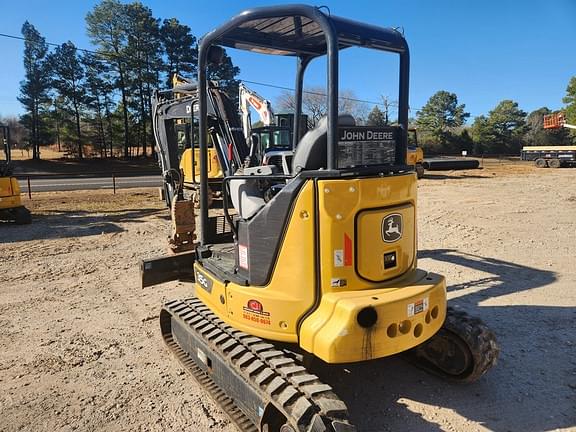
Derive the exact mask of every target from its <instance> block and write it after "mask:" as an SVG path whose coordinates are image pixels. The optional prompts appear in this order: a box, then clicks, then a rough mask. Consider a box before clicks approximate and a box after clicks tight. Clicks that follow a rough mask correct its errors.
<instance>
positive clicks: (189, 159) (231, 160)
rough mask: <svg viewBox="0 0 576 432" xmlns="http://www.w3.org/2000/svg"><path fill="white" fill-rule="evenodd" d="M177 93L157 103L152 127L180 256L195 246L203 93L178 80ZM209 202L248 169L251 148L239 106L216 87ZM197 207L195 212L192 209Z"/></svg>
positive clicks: (158, 96) (164, 94)
mask: <svg viewBox="0 0 576 432" xmlns="http://www.w3.org/2000/svg"><path fill="white" fill-rule="evenodd" d="M173 84H174V85H173V88H172V89H170V90H165V91H157V92H156V93H155V94H154V96H153V98H152V113H153V114H152V125H153V132H154V138H155V141H156V149H157V153H158V156H159V157H158V160H159V164H160V168H161V170H162V176H163V181H164V186H163V194H162V196H163V198H164V200H165V201H166V204H167V205H168V207H170V209H171V221H172V233H171V236H170V240H169V243H170V247H171V249H172V250H173V251H175V252H181V251H184V250H189V249H192V248H193V247H194V240H195V234H194V231H195V220H194V217H193V214H194V211H193V207H194V206H197V205H198V199H199V187H198V186H199V180H200V174H199V171H200V170H199V148H198V135H197V133H196V134H194V131H197V121H198V118H197V115H195V112H197V110H198V88H197V85H196V84H195V83H193V82H190V81H188V80H186V79H185V78H182V77H179V76H175V77H174V78H173ZM208 103H209V109H208V149H207V155H208V159H207V161H208V164H209V166H208V180H207V181H208V183H209V186H208V191H209V192H208V194H209V196H208V200H209V203H211V201H212V199H213V195H214V194H215V193H219V192H220V191H221V188H222V179H223V177H224V175H225V173H233V172H235V171H236V170H237V169H238V168H240V167H241V166H243V165H244V163H245V160H246V159H247V158H248V157H249V154H250V149H249V148H248V146H247V145H246V142H245V141H244V137H243V135H242V133H241V132H240V131H241V127H240V123H239V119H238V114H237V111H236V107H235V106H234V103H233V102H232V100H231V99H230V98H228V96H227V95H226V93H225V92H224V91H223V90H222V89H221V88H220V87H219V86H218V85H217V83H214V82H211V83H210V85H209V96H208ZM191 208H192V209H191Z"/></svg>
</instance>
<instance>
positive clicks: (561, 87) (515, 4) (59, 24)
mask: <svg viewBox="0 0 576 432" xmlns="http://www.w3.org/2000/svg"><path fill="white" fill-rule="evenodd" d="M2 3H4V4H3V5H2V8H1V10H2V19H1V20H0V33H5V34H11V35H20V29H21V26H22V23H23V22H24V21H25V20H28V21H30V22H31V23H32V24H33V25H34V26H35V27H36V28H37V29H38V30H39V31H40V33H41V34H42V35H43V36H44V37H45V38H46V40H47V41H49V42H54V43H62V42H65V41H67V40H71V41H73V42H74V43H75V44H76V45H77V46H78V47H80V48H88V49H90V48H93V47H91V45H90V42H89V40H88V38H87V36H86V32H85V23H84V17H85V15H86V13H87V12H88V11H90V10H91V9H92V8H93V6H94V5H95V4H97V3H98V2H96V1H92V0H83V1H71V0H69V1H64V0H60V1H59V0H53V1H51V2H46V1H45V0H22V1H19V2H8V1H7V0H4V1H3V2H2ZM143 3H144V4H146V5H147V6H149V7H150V8H151V9H152V11H153V13H154V15H155V16H156V17H159V18H162V19H163V18H170V17H174V16H175V17H177V18H178V19H179V20H180V21H181V22H182V23H184V24H187V25H188V26H190V27H191V28H192V32H193V33H194V35H196V36H201V35H203V34H204V33H206V32H207V31H209V30H211V29H212V28H214V27H216V26H218V25H219V24H221V23H223V22H225V21H226V20H227V19H228V18H230V17H232V16H233V15H235V14H237V13H239V12H241V11H242V10H244V9H246V8H249V7H255V6H263V5H270V4H278V3H281V2H278V1H276V2H269V1H246V0H237V1H218V0H213V1H210V2H208V1H203V0H193V1H189V2H179V6H178V7H174V6H173V5H174V4H175V2H166V1H160V0H145V1H143ZM319 4H322V5H327V6H328V7H329V8H330V11H331V13H332V14H334V15H340V16H345V17H348V18H350V19H354V20H358V21H364V22H367V23H371V24H376V25H381V26H386V27H398V26H399V27H402V28H403V29H404V33H405V36H406V39H407V40H408V43H409V45H410V49H411V57H412V63H411V81H410V83H411V88H410V104H411V107H412V110H413V112H412V113H411V115H414V114H415V111H416V110H417V109H418V108H419V107H421V106H423V105H424V104H425V103H426V101H427V100H428V98H429V97H430V96H431V95H432V94H434V93H435V92H436V91H438V90H447V91H450V92H454V93H456V94H457V95H458V98H459V101H460V102H461V103H464V104H466V109H467V111H469V112H470V113H471V114H472V117H474V116H477V115H480V114H486V113H487V112H488V111H489V110H491V109H492V108H494V107H495V106H496V104H497V103H498V102H499V101H501V100H503V99H512V100H515V101H517V102H518V103H519V105H520V107H521V108H522V109H524V110H525V111H528V112H529V111H532V110H534V109H537V108H539V107H542V106H548V107H549V108H552V109H558V108H560V107H561V106H562V97H563V96H564V95H565V90H566V86H567V84H568V81H569V79H570V77H572V76H575V75H576V55H575V54H574V49H575V46H576V1H574V0H555V1H549V2H546V1H541V0H540V1H536V0H524V1H522V0H516V1H512V0H509V1H505V0H499V1H494V0H482V1H465V0H458V1H457V0H435V1H429V0H428V1H426V0H410V1H399V0H395V1H389V0H381V1H367V0H355V1H349V0H348V1H330V0H322V1H321V2H320V3H319ZM0 52H1V53H2V61H1V62H0V65H1V66H0V115H1V116H5V115H10V114H20V113H22V108H21V106H20V104H19V103H18V101H17V100H16V97H17V95H18V92H19V82H20V80H22V79H23V67H22V52H23V42H22V41H17V40H13V39H7V38H3V37H0ZM230 54H231V55H232V58H233V60H234V61H235V63H236V64H237V65H238V66H239V67H240V68H241V70H242V72H241V75H240V78H241V79H247V80H251V81H256V82H262V83H270V84H274V85H280V86H287V87H293V81H294V79H293V71H294V68H293V61H292V59H278V58H277V57H270V56H263V55H255V54H248V53H242V52H236V51H232V52H231V53H230ZM316 63H317V64H313V65H312V66H311V68H310V71H309V73H308V74H307V81H306V83H307V84H309V85H321V84H322V83H323V82H324V81H323V80H324V76H323V75H324V64H323V61H322V60H317V61H316ZM340 78H341V88H346V89H351V90H353V91H354V92H355V94H356V96H357V97H358V98H361V99H365V100H370V101H378V100H379V99H380V95H387V96H389V97H391V98H392V99H395V96H396V92H397V91H396V89H395V87H396V86H397V60H396V56H393V55H390V56H387V55H382V54H377V53H375V52H370V51H368V50H356V51H353V52H348V53H344V54H342V60H341V77H340ZM253 88H254V89H255V90H257V91H258V92H259V93H260V94H262V95H263V96H264V97H267V98H268V99H270V100H271V101H272V102H274V101H275V98H276V96H277V95H278V90H274V89H271V88H268V87H263V86H257V85H253Z"/></svg>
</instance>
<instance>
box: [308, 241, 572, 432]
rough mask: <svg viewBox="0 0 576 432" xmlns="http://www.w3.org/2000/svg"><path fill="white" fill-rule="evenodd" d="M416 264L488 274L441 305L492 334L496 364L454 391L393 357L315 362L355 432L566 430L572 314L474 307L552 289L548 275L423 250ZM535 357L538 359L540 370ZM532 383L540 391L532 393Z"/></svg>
mask: <svg viewBox="0 0 576 432" xmlns="http://www.w3.org/2000/svg"><path fill="white" fill-rule="evenodd" d="M419 256H420V257H427V258H432V259H436V260H442V261H447V262H450V263H452V264H457V265H460V266H466V267H469V268H472V269H477V270H482V271H483V272H484V273H489V276H486V277H482V278H480V279H478V280H476V281H470V282H468V283H465V284H458V285H452V286H449V287H448V291H449V292H462V291H461V290H465V289H466V288H475V289H476V290H470V291H473V292H472V293H471V294H464V295H463V296H461V297H458V298H457V299H455V300H454V301H450V302H449V304H450V305H454V304H455V305H457V306H459V307H462V308H463V309H465V310H466V311H468V312H470V313H471V314H472V315H476V316H480V317H481V318H482V319H483V320H484V321H485V322H486V323H487V324H488V325H489V327H490V328H491V329H492V330H493V331H494V332H495V333H496V336H497V338H498V341H499V344H500V347H501V355H500V359H499V363H498V364H497V365H496V367H495V368H494V369H493V370H491V371H489V372H488V373H487V375H486V376H484V377H482V378H481V379H480V380H479V381H478V382H476V383H474V384H454V383H449V382H447V381H444V380H442V379H440V378H436V377H435V376H432V375H429V374H428V373H426V372H424V371H421V370H419V369H417V368H416V367H414V366H412V365H411V364H409V363H407V362H406V361H404V360H403V358H402V356H400V355H399V356H394V357H390V358H384V359H380V360H375V361H369V362H365V363H356V364H350V365H327V364H324V363H322V362H318V364H317V365H316V366H315V368H314V369H315V370H314V372H315V373H317V374H318V375H319V376H320V377H321V378H322V379H323V380H325V381H326V382H329V383H330V384H331V385H332V386H333V387H334V390H335V391H336V393H337V394H338V395H339V396H340V397H341V398H342V400H343V401H344V402H345V403H346V404H347V406H348V408H349V411H350V416H351V421H352V422H353V423H354V424H355V425H357V427H358V430H359V431H374V432H376V431H399V430H410V431H417V432H418V431H422V432H424V431H439V430H446V427H448V428H449V429H450V430H454V427H456V430H467V429H468V428H470V429H472V428H473V427H472V426H473V425H468V426H465V424H466V423H467V422H468V421H474V422H478V423H480V424H482V425H483V426H484V427H485V428H487V429H489V430H493V431H502V432H504V431H512V430H524V431H543V430H554V429H559V428H569V427H574V426H575V425H576V414H575V415H573V416H569V415H566V412H568V413H569V412H571V409H570V404H572V406H574V403H575V401H574V399H576V396H575V395H574V390H573V388H574V387H576V385H575V384H576V382H575V379H574V374H573V370H574V367H576V362H572V366H571V365H570V362H569V361H568V359H567V358H566V346H567V345H566V344H568V345H569V344H570V343H571V342H570V338H571V336H570V335H571V332H572V330H573V323H574V322H575V321H576V311H574V310H573V308H568V307H547V306H525V305H516V306H515V305H511V306H480V305H479V303H480V302H482V301H484V300H486V299H487V298H489V297H498V296H502V295H507V294H511V293H515V292H522V291H526V290H530V289H534V288H540V287H543V286H545V285H548V284H550V283H552V282H554V281H556V279H557V277H556V274H555V273H554V272H550V271H545V270H539V269H536V268H531V267H527V266H522V265H519V264H515V263H512V262H506V261H502V260H497V259H493V258H486V257H480V256H478V255H470V254H465V253H461V252H459V251H456V250H424V251H421V252H420V253H419ZM512 323H513V324H512ZM551 323H554V324H553V325H552V324H551ZM570 323H572V324H570ZM546 324H547V326H546ZM550 329H552V330H550ZM550 331H552V334H551V333H550ZM551 341H555V342H558V343H551ZM570 346H572V345H570ZM572 347H573V346H572ZM574 348H575V347H573V348H572V349H573V350H574V351H575V352H574V354H575V355H576V349H574ZM542 350H544V351H545V352H546V355H545V359H546V361H545V362H543V357H542ZM571 358H574V356H571ZM536 381H539V382H540V384H541V385H540V388H538V387H535V386H533V383H535V382H536ZM542 383H545V385H544V384H542ZM572 386H574V387H572ZM544 387H545V389H544ZM570 395H572V396H570ZM411 402H412V405H411ZM414 402H417V404H416V403H414ZM420 410H421V411H425V413H424V412H419V411H420ZM451 411H453V412H456V413H458V414H459V415H460V416H462V417H464V419H461V418H459V419H458V422H459V423H460V424H461V426H460V427H462V428H463V429H459V426H455V425H454V424H452V425H450V424H449V423H448V424H447V423H446V420H445V419H443V416H444V413H447V412H451ZM436 418H437V419H438V422H435V419H436Z"/></svg>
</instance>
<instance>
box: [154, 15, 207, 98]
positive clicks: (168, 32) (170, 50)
mask: <svg viewBox="0 0 576 432" xmlns="http://www.w3.org/2000/svg"><path fill="white" fill-rule="evenodd" d="M160 38H161V41H162V45H163V47H164V51H165V53H166V64H165V71H166V73H167V75H168V77H167V85H168V87H171V86H172V82H171V80H172V76H173V75H174V74H178V75H183V76H196V74H197V67H196V64H197V63H198V48H197V46H196V38H195V37H194V36H193V35H192V33H191V31H190V27H188V26H187V25H183V24H180V22H179V21H178V20H177V19H176V18H170V19H165V20H164V22H163V23H162V28H161V29H160Z"/></svg>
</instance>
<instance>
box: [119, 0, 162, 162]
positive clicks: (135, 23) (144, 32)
mask: <svg viewBox="0 0 576 432" xmlns="http://www.w3.org/2000/svg"><path fill="white" fill-rule="evenodd" d="M127 18H128V27H127V33H128V46H127V48H126V53H125V54H126V56H127V58H128V62H129V67H130V74H129V79H130V81H131V82H130V84H131V88H132V93H133V94H136V95H137V100H134V102H133V103H134V108H135V112H136V113H137V115H138V119H139V131H140V134H139V138H140V139H139V141H140V142H141V144H142V153H143V155H144V156H146V155H147V141H148V140H151V139H152V134H151V133H150V134H149V133H148V132H147V131H151V127H152V125H151V113H150V111H151V109H150V107H151V102H150V98H151V90H150V89H151V88H155V87H158V85H159V82H158V79H157V78H158V75H157V74H156V73H155V71H154V68H153V66H154V65H157V64H158V63H159V61H160V57H161V46H162V45H161V42H160V20H158V19H156V18H154V17H153V16H152V10H151V9H150V8H147V7H145V6H143V5H142V4H141V3H130V4H128V5H127ZM147 123H150V128H149V129H148V128H147ZM151 147H152V145H151Z"/></svg>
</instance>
